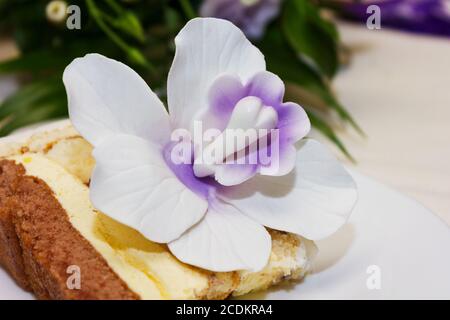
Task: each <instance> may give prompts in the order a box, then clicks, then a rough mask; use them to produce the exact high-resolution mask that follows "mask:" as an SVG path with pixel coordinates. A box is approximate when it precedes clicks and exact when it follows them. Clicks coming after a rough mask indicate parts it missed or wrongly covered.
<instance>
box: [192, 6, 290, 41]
mask: <svg viewBox="0 0 450 320" xmlns="http://www.w3.org/2000/svg"><path fill="white" fill-rule="evenodd" d="M280 3H281V0H252V1H249V0H204V1H203V4H202V6H201V8H200V15H201V16H203V17H215V18H221V19H225V20H229V21H231V22H233V23H234V24H235V25H236V26H237V27H239V28H240V29H241V30H242V31H243V32H244V33H245V35H246V36H247V37H249V38H253V39H258V38H260V37H261V36H262V35H263V34H264V30H265V28H266V25H267V24H268V23H269V22H270V21H271V20H272V19H273V18H274V17H276V16H277V15H278V12H279V10H280Z"/></svg>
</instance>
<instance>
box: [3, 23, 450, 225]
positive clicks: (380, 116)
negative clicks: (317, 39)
mask: <svg viewBox="0 0 450 320" xmlns="http://www.w3.org/2000/svg"><path fill="white" fill-rule="evenodd" d="M340 30H341V35H342V39H343V41H344V42H345V43H346V44H347V45H348V46H349V47H350V48H352V50H353V52H354V55H353V58H352V62H351V64H350V65H349V66H348V67H347V68H345V69H344V70H342V71H341V72H340V73H339V75H338V76H337V78H336V80H335V82H334V85H335V88H336V91H337V93H338V95H339V97H340V99H341V101H342V102H343V104H344V105H345V106H347V107H348V109H349V110H350V112H351V113H352V114H353V115H354V117H355V118H356V120H357V121H358V122H359V123H360V125H361V126H362V128H363V129H364V130H365V132H366V133H367V138H366V139H363V138H361V137H359V136H357V135H356V134H354V133H353V132H351V130H348V131H347V132H342V133H341V136H342V138H343V140H344V142H345V143H346V144H347V146H348V148H349V149H350V151H351V153H352V154H353V155H354V157H355V158H356V159H357V161H358V162H357V164H356V165H352V164H350V163H348V165H350V166H355V167H356V170H358V171H360V172H362V173H364V174H366V175H367V176H370V177H373V178H375V179H376V180H378V181H380V182H383V183H384V184H387V185H389V186H391V187H394V188H395V189H397V190H399V191H401V192H402V193H404V194H406V195H409V196H410V197H412V198H414V199H416V200H417V201H419V202H420V203H422V204H423V205H425V206H426V207H428V208H429V209H431V210H432V211H433V212H435V213H436V214H437V215H439V216H440V217H441V218H442V219H443V220H445V221H446V222H447V223H448V224H450V40H449V39H444V38H434V37H424V36H416V35H410V34H406V33H401V32H395V31H388V30H384V29H382V30H368V29H366V28H364V27H360V26H354V25H349V24H343V23H341V24H340ZM15 53H16V50H15V49H14V46H12V45H11V43H10V42H9V41H5V40H0V60H1V59H4V58H6V57H10V56H12V55H14V54H15ZM14 88H15V84H14V82H13V81H11V80H9V79H0V99H1V97H4V96H5V95H6V94H8V93H9V92H11V91H12V90H14ZM313 136H316V137H317V138H318V139H320V140H322V141H325V143H328V142H326V140H325V139H323V138H322V137H320V135H318V134H317V133H314V132H313ZM328 144H329V143H328ZM330 146H331V148H334V146H332V145H331V144H330ZM336 154H339V153H338V152H337V151H336ZM342 161H346V160H345V159H344V158H342Z"/></svg>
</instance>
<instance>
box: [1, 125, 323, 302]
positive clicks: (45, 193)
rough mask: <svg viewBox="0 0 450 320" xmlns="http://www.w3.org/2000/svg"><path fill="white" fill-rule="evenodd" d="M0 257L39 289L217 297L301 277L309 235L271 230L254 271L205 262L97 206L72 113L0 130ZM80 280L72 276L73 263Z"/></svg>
mask: <svg viewBox="0 0 450 320" xmlns="http://www.w3.org/2000/svg"><path fill="white" fill-rule="evenodd" d="M0 141H1V142H0V264H1V265H2V266H3V267H4V268H5V269H6V270H7V271H8V272H9V274H10V275H11V276H12V277H13V278H14V279H15V280H16V282H17V284H18V285H20V286H21V287H22V288H24V289H26V290H29V291H31V292H33V293H34V294H35V296H36V297H37V298H38V299H224V298H227V297H231V296H242V295H245V294H247V293H249V292H253V291H258V290H264V289H266V288H268V287H270V286H272V285H275V284H278V283H280V282H282V281H286V280H290V281H293V280H300V279H302V278H303V277H304V276H305V274H307V273H308V272H309V271H310V269H311V259H312V256H313V254H314V251H315V250H314V244H313V242H312V241H310V240H307V239H305V238H303V237H300V236H298V235H294V234H291V233H287V232H281V231H275V230H269V233H270V235H271V238H272V252H271V255H270V259H269V262H268V264H267V265H266V266H265V268H263V269H262V270H261V271H258V272H251V271H245V270H240V271H233V272H212V271H208V270H204V269H201V268H198V267H194V266H190V265H188V264H185V263H182V262H181V261H179V260H178V259H177V258H176V257H175V256H173V255H172V254H171V252H170V251H169V249H168V248H167V245H166V244H158V243H154V242H152V241H150V240H148V239H146V238H145V237H143V236H142V235H141V234H140V233H139V232H138V231H136V230H134V229H131V228H129V227H127V226H125V225H122V224H120V223H119V222H116V221H115V220H113V219H111V218H110V217H108V216H106V215H104V214H103V213H101V212H99V211H97V210H96V209H95V208H94V207H93V205H92V204H91V202H90V200H89V179H90V176H91V172H92V169H93V167H94V164H95V160H94V159H93V158H92V156H91V151H92V147H91V145H90V144H89V143H88V142H87V141H86V140H84V139H83V138H82V137H81V136H80V135H79V134H78V132H77V131H76V130H75V129H74V128H73V127H72V126H71V125H70V123H69V122H59V123H57V124H53V125H50V126H44V127H40V128H37V129H34V130H33V132H32V133H29V132H28V133H24V134H19V135H15V136H13V137H10V138H4V139H2V140H0ZM73 266H75V267H76V268H78V269H76V270H79V275H80V286H79V288H78V287H77V288H72V287H70V285H69V283H68V282H69V281H70V276H71V275H72V272H71V267H73Z"/></svg>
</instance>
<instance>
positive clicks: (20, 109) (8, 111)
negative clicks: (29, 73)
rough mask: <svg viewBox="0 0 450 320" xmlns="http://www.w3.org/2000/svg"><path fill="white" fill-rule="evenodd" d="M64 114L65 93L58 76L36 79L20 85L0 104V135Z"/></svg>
mask: <svg viewBox="0 0 450 320" xmlns="http://www.w3.org/2000/svg"><path fill="white" fill-rule="evenodd" d="M65 114H67V103H66V95H65V91H64V86H63V85H62V82H61V79H60V77H52V78H50V79H45V80H41V81H36V82H33V83H31V84H29V85H26V86H24V87H22V88H21V89H19V90H18V91H17V92H16V93H14V94H13V95H11V96H10V97H8V98H7V99H6V100H5V101H4V102H3V103H2V104H1V105H0V123H2V126H1V128H0V135H5V134H8V133H10V132H11V131H13V130H15V129H17V128H19V127H20V126H23V125H27V124H31V123H34V122H39V121H43V120H47V119H50V118H53V117H55V116H57V115H58V116H59V115H61V116H62V115H65Z"/></svg>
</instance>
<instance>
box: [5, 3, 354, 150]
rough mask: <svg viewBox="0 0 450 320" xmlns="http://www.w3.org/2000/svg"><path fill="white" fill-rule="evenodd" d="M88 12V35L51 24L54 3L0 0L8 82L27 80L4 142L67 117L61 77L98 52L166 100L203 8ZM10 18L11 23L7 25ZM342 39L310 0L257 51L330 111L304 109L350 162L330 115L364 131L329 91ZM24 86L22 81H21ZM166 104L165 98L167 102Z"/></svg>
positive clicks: (293, 7) (11, 106)
mask: <svg viewBox="0 0 450 320" xmlns="http://www.w3.org/2000/svg"><path fill="white" fill-rule="evenodd" d="M67 2H68V3H69V4H75V5H78V6H79V7H80V8H81V13H82V17H81V24H82V28H81V30H68V29H67V28H66V27H65V23H64V22H63V23H61V24H55V23H51V22H49V21H48V19H47V18H46V13H45V8H46V5H47V3H48V1H47V0H15V1H2V0H0V16H1V17H2V19H1V20H0V32H1V33H8V34H11V35H12V36H13V37H14V40H15V43H16V45H17V46H18V48H19V50H20V52H21V55H20V56H19V57H18V58H15V59H13V60H10V61H4V62H0V75H1V74H19V75H23V74H26V77H24V78H25V79H27V80H26V81H24V84H23V86H22V87H21V89H20V90H19V91H17V92H16V93H15V94H13V95H12V96H11V97H9V98H8V99H6V100H5V101H4V102H3V103H1V104H0V135H6V134H8V133H10V132H11V131H13V130H15V129H17V128H19V127H21V126H24V125H28V124H32V123H35V122H39V121H43V120H49V119H54V118H58V117H62V116H65V115H67V101H66V96H65V91H64V87H63V85H62V81H61V75H62V72H63V70H64V68H65V66H66V65H67V64H69V63H70V61H72V60H73V59H74V58H75V57H78V56H83V55H85V54H86V53H90V52H98V53H101V54H104V55H106V56H109V57H112V58H114V59H117V60H120V61H123V62H125V63H127V64H129V65H130V66H131V67H133V68H134V69H135V70H136V71H137V72H138V73H139V74H140V75H141V76H142V77H143V78H144V79H145V80H146V81H147V82H148V83H149V85H150V86H151V87H152V88H153V89H154V90H157V91H158V92H164V91H165V90H164V89H165V82H166V79H167V73H168V70H169V68H170V65H171V62H172V59H173V55H174V49H175V48H174V44H173V38H174V37H175V35H176V34H177V33H178V31H179V30H180V29H181V28H182V27H183V25H184V24H185V23H186V21H187V20H189V19H190V18H192V17H195V15H196V12H197V9H198V6H199V4H200V1H189V0H178V1H175V0H172V1H169V0H134V1H117V0H72V1H67ZM3 17H4V18H3ZM338 43H339V37H338V33H337V31H336V28H335V27H334V25H333V24H332V23H331V22H329V21H326V20H324V19H323V18H322V17H321V16H320V14H319V10H318V8H317V7H316V6H315V5H313V4H312V3H311V2H310V1H309V0H285V1H284V4H283V7H282V12H281V14H280V16H279V17H278V18H277V19H276V20H275V21H274V22H273V23H272V24H271V25H270V27H269V28H268V30H267V32H266V34H265V36H264V37H263V39H261V40H260V41H258V42H256V43H255V44H256V45H257V46H258V47H259V48H260V49H261V50H262V51H263V53H264V54H265V56H266V60H267V65H268V69H269V70H270V71H272V72H274V73H277V74H278V75H279V76H280V77H281V78H282V79H283V80H284V81H286V82H289V83H292V84H295V85H296V86H299V87H301V88H303V89H304V90H306V91H308V93H310V94H312V95H314V96H316V97H317V98H318V99H320V101H321V102H322V103H323V104H324V105H325V106H326V107H327V110H325V116H323V115H324V112H323V111H322V112H316V110H315V107H316V106H314V105H313V104H311V103H310V102H306V101H301V99H300V100H299V101H297V102H298V103H299V104H301V105H303V106H304V107H305V108H306V110H307V112H308V113H309V115H310V118H311V122H312V124H313V126H315V127H316V128H317V129H318V130H320V131H321V132H322V133H323V134H324V135H325V136H326V137H328V138H329V139H330V140H331V141H333V142H334V143H335V144H336V145H337V146H338V147H339V148H340V149H341V150H342V152H343V153H344V154H346V155H347V156H348V157H349V158H350V155H349V153H348V151H347V150H346V149H345V146H344V145H343V144H342V142H341V141H340V140H339V138H338V137H337V135H336V134H335V132H334V131H333V124H332V123H330V122H329V120H328V119H330V118H331V117H329V116H327V113H331V114H333V113H335V114H337V115H338V116H339V118H340V119H341V120H342V121H343V122H345V123H349V124H350V125H352V126H353V127H354V128H355V129H357V130H358V131H360V129H359V127H358V126H357V124H356V123H355V121H354V120H353V119H352V118H351V116H350V115H349V114H348V112H347V111H346V110H345V109H344V107H343V106H342V105H341V104H340V103H339V101H338V100H337V99H336V97H335V96H334V95H333V93H332V91H331V90H330V88H329V85H328V83H329V81H330V79H331V77H332V76H333V75H334V74H335V73H336V72H337V70H338V68H339V64H338V57H337V54H338ZM21 78H22V77H21ZM163 98H164V97H163Z"/></svg>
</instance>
